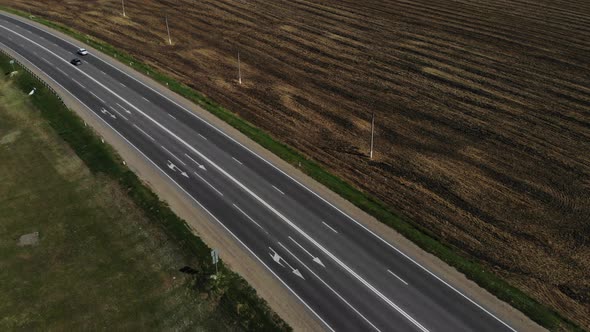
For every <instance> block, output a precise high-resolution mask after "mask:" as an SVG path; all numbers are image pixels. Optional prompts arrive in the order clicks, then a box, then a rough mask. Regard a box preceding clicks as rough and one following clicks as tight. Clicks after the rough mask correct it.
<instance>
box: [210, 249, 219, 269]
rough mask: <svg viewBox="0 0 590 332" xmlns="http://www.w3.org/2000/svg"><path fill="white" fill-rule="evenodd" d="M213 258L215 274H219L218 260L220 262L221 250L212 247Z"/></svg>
mask: <svg viewBox="0 0 590 332" xmlns="http://www.w3.org/2000/svg"><path fill="white" fill-rule="evenodd" d="M211 260H212V261H213V264H215V276H217V274H218V271H217V262H219V251H217V249H211Z"/></svg>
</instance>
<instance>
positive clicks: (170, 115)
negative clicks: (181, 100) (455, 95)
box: [166, 113, 176, 120]
mask: <svg viewBox="0 0 590 332" xmlns="http://www.w3.org/2000/svg"><path fill="white" fill-rule="evenodd" d="M166 114H168V116H169V117H171V118H173V119H174V120H176V118H175V117H174V115H172V114H170V113H166Z"/></svg>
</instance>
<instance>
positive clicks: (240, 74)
mask: <svg viewBox="0 0 590 332" xmlns="http://www.w3.org/2000/svg"><path fill="white" fill-rule="evenodd" d="M238 83H240V84H242V69H241V68H240V51H238Z"/></svg>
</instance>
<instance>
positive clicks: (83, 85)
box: [73, 80, 98, 98]
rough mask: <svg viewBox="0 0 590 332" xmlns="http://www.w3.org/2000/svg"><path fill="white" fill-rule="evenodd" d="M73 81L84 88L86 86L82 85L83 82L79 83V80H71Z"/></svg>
mask: <svg viewBox="0 0 590 332" xmlns="http://www.w3.org/2000/svg"><path fill="white" fill-rule="evenodd" d="M73 81H74V82H76V84H78V85H79V86H81V87H83V88H84V89H86V87H85V86H84V84H82V83H80V82H78V81H76V80H73ZM88 92H90V91H88ZM90 93H92V92H90ZM97 98H98V97H97Z"/></svg>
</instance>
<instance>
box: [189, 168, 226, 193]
mask: <svg viewBox="0 0 590 332" xmlns="http://www.w3.org/2000/svg"><path fill="white" fill-rule="evenodd" d="M193 174H195V175H196V176H197V177H199V179H201V181H203V182H205V183H206V184H207V185H208V186H209V187H211V189H213V190H215V191H216V192H217V193H218V194H219V195H221V196H223V194H222V193H221V191H219V190H217V188H215V187H214V186H213V185H212V184H211V183H209V181H207V180H205V179H204V178H203V177H202V176H200V175H199V174H198V173H197V172H193Z"/></svg>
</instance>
